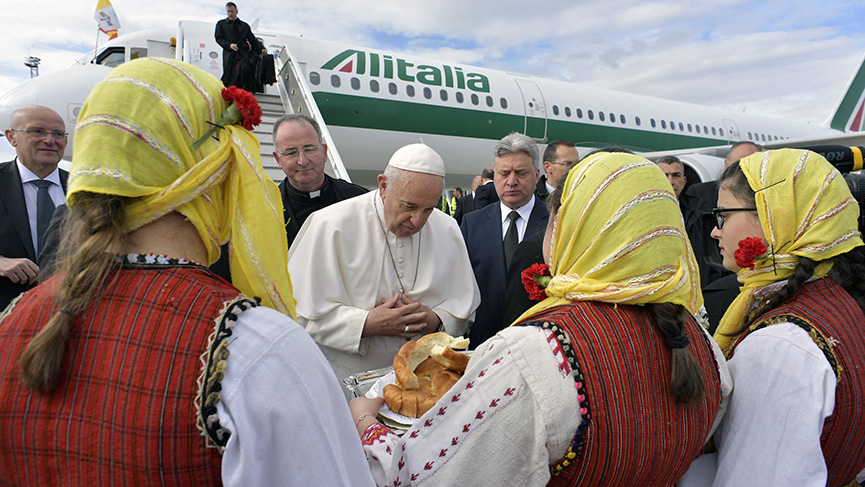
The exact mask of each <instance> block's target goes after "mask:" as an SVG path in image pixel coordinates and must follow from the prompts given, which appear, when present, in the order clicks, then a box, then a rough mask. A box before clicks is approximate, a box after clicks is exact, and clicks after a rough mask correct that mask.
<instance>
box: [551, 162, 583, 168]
mask: <svg viewBox="0 0 865 487" xmlns="http://www.w3.org/2000/svg"><path fill="white" fill-rule="evenodd" d="M547 162H549V163H550V164H555V165H557V166H568V167H574V165H576V164H577V161H547Z"/></svg>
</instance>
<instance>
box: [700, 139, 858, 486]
mask: <svg viewBox="0 0 865 487" xmlns="http://www.w3.org/2000/svg"><path fill="white" fill-rule="evenodd" d="M719 184H720V191H719V195H718V208H716V209H715V215H716V218H717V227H716V228H715V230H713V232H712V236H713V237H714V238H716V239H718V241H719V245H720V248H721V255H722V256H723V258H724V266H725V267H726V268H727V269H730V270H732V271H735V272H737V273H738V278H739V282H740V283H741V284H742V290H741V293H740V295H739V297H738V298H736V300H735V301H734V302H733V304H732V305H731V306H730V308H729V309H728V310H727V313H726V314H725V315H724V318H723V319H722V320H721V324H720V326H719V327H718V330H717V332H716V335H715V338H716V339H717V341H718V343H719V344H720V345H721V346H722V348H724V350H725V354H726V355H727V357H728V359H729V361H730V362H729V363H730V371H731V373H732V374H733V380H734V384H735V390H734V392H733V394H732V396H731V399H730V409H729V412H728V414H727V416H726V417H725V418H724V420H723V422H722V424H721V425H720V426H719V427H718V431H717V433H716V434H715V444H716V446H717V448H718V459H717V460H718V464H717V473H716V477H715V485H808V486H810V485H815V486H816V485H820V486H824V485H830V486H836V485H847V484H848V483H850V482H851V481H853V480H854V479H855V478H856V476H857V474H858V473H859V472H860V471H862V470H863V469H865V328H863V323H865V315H863V306H865V266H863V252H862V248H863V247H862V239H861V236H860V233H859V230H858V224H857V219H858V216H859V205H858V204H857V202H856V200H855V199H853V197H852V196H851V194H850V190H849V189H848V186H847V184H846V182H845V181H844V178H843V177H842V176H841V174H840V173H839V172H838V171H837V170H836V169H835V168H834V167H832V165H831V164H829V163H828V162H827V161H826V159H824V158H823V157H821V156H820V155H818V154H815V153H813V152H810V151H805V150H797V149H782V150H774V151H768V152H762V153H756V154H753V155H751V156H749V157H746V158H744V159H742V160H741V161H739V163H737V164H734V165H732V166H730V167H729V168H727V169H726V170H725V171H724V173H723V174H722V175H721V178H720V179H719Z"/></svg>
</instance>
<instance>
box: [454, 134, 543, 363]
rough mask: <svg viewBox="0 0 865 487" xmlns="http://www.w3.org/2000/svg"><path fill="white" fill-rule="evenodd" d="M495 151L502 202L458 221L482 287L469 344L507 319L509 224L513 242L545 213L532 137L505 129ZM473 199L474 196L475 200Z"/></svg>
mask: <svg viewBox="0 0 865 487" xmlns="http://www.w3.org/2000/svg"><path fill="white" fill-rule="evenodd" d="M494 155H495V175H494V185H495V189H496V193H497V196H498V197H499V198H500V200H501V202H500V204H492V205H487V206H485V207H484V208H481V209H480V210H475V211H473V212H471V213H469V214H468V215H466V216H465V217H464V218H463V223H462V225H461V226H460V229H461V230H462V233H463V238H464V239H465V241H466V248H467V249H468V252H469V260H470V261H471V263H472V270H473V271H474V274H475V279H476V280H477V282H478V288H480V291H481V304H480V306H479V307H478V309H477V312H476V315H475V323H474V325H472V327H471V330H469V337H470V338H471V343H470V347H472V348H477V347H478V346H479V345H480V344H481V343H483V342H484V341H485V340H487V339H488V338H490V337H492V336H493V335H495V334H496V333H497V332H498V331H499V330H501V329H503V328H504V327H505V326H507V325H508V324H509V323H505V322H504V311H503V310H504V298H505V276H506V274H507V269H508V265H507V263H506V261H509V260H510V259H511V257H512V255H513V254H512V255H511V256H506V255H505V247H506V244H505V240H507V239H508V233H509V231H510V227H511V225H513V226H514V227H515V231H516V232H517V234H518V235H517V237H516V238H515V240H516V241H517V242H518V241H520V240H523V239H524V238H525V237H527V236H530V235H533V234H535V233H538V232H541V231H543V230H544V229H545V228H546V225H547V219H548V214H547V208H546V206H545V205H544V203H543V202H542V201H540V200H539V199H538V198H536V197H535V195H534V190H535V185H536V184H537V182H538V159H540V157H539V153H538V146H537V145H536V144H535V143H534V141H532V139H531V138H529V137H527V136H525V135H522V134H518V133H512V134H509V135H508V136H506V137H505V138H504V139H502V140H501V141H500V142H499V143H498V145H496V148H495V151H494ZM478 190H480V188H478ZM477 199H478V198H477V196H476V197H475V202H477ZM512 212H516V214H517V215H518V216H517V215H515V219H514V220H513V222H512V220H511V218H510V217H509V214H510V213H512ZM513 247H514V248H515V247H516V244H514V245H513Z"/></svg>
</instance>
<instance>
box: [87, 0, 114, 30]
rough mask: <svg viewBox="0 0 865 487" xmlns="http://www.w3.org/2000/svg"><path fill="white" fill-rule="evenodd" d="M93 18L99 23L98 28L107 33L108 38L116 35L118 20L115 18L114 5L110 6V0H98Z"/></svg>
mask: <svg viewBox="0 0 865 487" xmlns="http://www.w3.org/2000/svg"><path fill="white" fill-rule="evenodd" d="M93 18H94V19H96V22H98V23H99V30H101V31H102V32H105V33H106V34H108V38H109V39H114V38H115V37H117V29H119V28H120V21H119V20H117V14H116V13H114V7H113V6H111V1H110V0H99V3H98V4H96V13H95V14H93Z"/></svg>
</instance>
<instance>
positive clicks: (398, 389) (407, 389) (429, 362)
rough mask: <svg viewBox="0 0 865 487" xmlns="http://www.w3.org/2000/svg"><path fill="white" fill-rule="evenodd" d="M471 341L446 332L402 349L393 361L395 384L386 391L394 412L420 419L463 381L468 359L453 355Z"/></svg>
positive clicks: (459, 354)
mask: <svg viewBox="0 0 865 487" xmlns="http://www.w3.org/2000/svg"><path fill="white" fill-rule="evenodd" d="M467 346H468V340H467V339H464V338H454V337H452V336H450V335H448V334H447V333H445V332H439V333H432V334H429V335H427V336H425V337H423V338H421V339H420V340H418V341H416V342H414V341H411V342H408V343H406V344H405V345H403V346H402V348H401V349H400V351H399V353H398V354H397V355H396V357H394V359H393V369H394V373H395V374H396V383H395V384H388V385H386V386H385V387H384V390H383V393H384V400H385V403H387V406H388V407H389V408H390V409H391V411H394V412H397V413H399V414H402V415H403V416H408V417H411V418H419V417H421V416H422V415H423V414H424V413H425V412H427V411H429V410H430V408H432V407H433V406H434V405H435V403H436V402H437V401H438V399H439V398H440V397H441V396H442V395H444V394H445V393H446V392H447V391H448V390H450V388H451V387H452V386H453V385H454V384H455V383H456V382H457V381H458V380H459V379H460V377H462V373H463V372H464V371H465V370H466V365H468V362H469V356H468V355H466V354H464V353H460V352H457V351H454V348H465V347H467Z"/></svg>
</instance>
